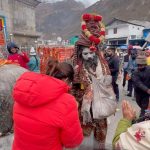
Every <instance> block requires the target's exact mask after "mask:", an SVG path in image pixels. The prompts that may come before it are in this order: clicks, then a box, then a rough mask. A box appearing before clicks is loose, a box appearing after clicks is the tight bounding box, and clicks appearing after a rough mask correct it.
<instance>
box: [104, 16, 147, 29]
mask: <svg viewBox="0 0 150 150" xmlns="http://www.w3.org/2000/svg"><path fill="white" fill-rule="evenodd" d="M117 20H118V21H121V22H124V23H128V24H133V25H137V26H142V27H145V28H150V22H149V21H140V20H122V19H119V18H113V19H112V20H111V21H110V22H109V23H108V24H107V25H106V26H109V25H111V24H112V23H113V22H114V21H117Z"/></svg>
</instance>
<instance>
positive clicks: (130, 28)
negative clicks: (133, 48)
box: [106, 18, 150, 46]
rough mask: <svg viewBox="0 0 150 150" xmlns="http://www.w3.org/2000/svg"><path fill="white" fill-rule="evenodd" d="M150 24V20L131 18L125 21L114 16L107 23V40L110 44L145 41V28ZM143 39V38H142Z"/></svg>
mask: <svg viewBox="0 0 150 150" xmlns="http://www.w3.org/2000/svg"><path fill="white" fill-rule="evenodd" d="M148 26H150V22H148V21H138V20H129V21H124V20H121V19H118V18H114V19H113V20H111V21H110V22H109V23H108V24H107V25H106V40H107V44H108V45H120V46H121V45H128V44H129V42H131V43H132V41H134V44H136V43H138V41H140V42H141V41H142V40H143V42H144V38H143V30H144V29H145V28H147V27H148ZM141 39H142V40H141Z"/></svg>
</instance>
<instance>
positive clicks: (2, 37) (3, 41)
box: [0, 31, 5, 46]
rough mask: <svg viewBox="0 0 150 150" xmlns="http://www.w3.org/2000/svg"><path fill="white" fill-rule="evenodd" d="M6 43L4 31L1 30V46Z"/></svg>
mask: <svg viewBox="0 0 150 150" xmlns="http://www.w3.org/2000/svg"><path fill="white" fill-rule="evenodd" d="M4 45H5V36H4V33H3V31H0V46H4Z"/></svg>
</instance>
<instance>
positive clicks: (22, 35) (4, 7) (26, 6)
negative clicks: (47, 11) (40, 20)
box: [0, 0, 40, 45]
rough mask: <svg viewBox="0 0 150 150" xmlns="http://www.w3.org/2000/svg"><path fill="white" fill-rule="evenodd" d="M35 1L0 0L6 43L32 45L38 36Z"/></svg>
mask: <svg viewBox="0 0 150 150" xmlns="http://www.w3.org/2000/svg"><path fill="white" fill-rule="evenodd" d="M38 3H39V1H36V0H0V15H1V16H5V17H6V25H7V33H8V34H7V35H8V36H7V41H10V40H14V41H15V42H16V43H18V44H19V45H25V44H28V45H33V44H35V40H37V38H38V37H39V36H40V34H39V33H37V32H36V25H35V7H36V5H38Z"/></svg>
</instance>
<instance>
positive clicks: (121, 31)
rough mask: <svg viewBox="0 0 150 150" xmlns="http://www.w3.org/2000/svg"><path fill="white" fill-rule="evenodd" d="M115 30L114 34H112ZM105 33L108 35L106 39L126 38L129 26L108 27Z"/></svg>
mask: <svg viewBox="0 0 150 150" xmlns="http://www.w3.org/2000/svg"><path fill="white" fill-rule="evenodd" d="M115 29H116V30H117V32H116V33H114V30H115ZM107 32H108V34H107V35H106V39H111V38H121V37H128V35H129V26H128V25H120V26H113V27H109V28H107Z"/></svg>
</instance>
